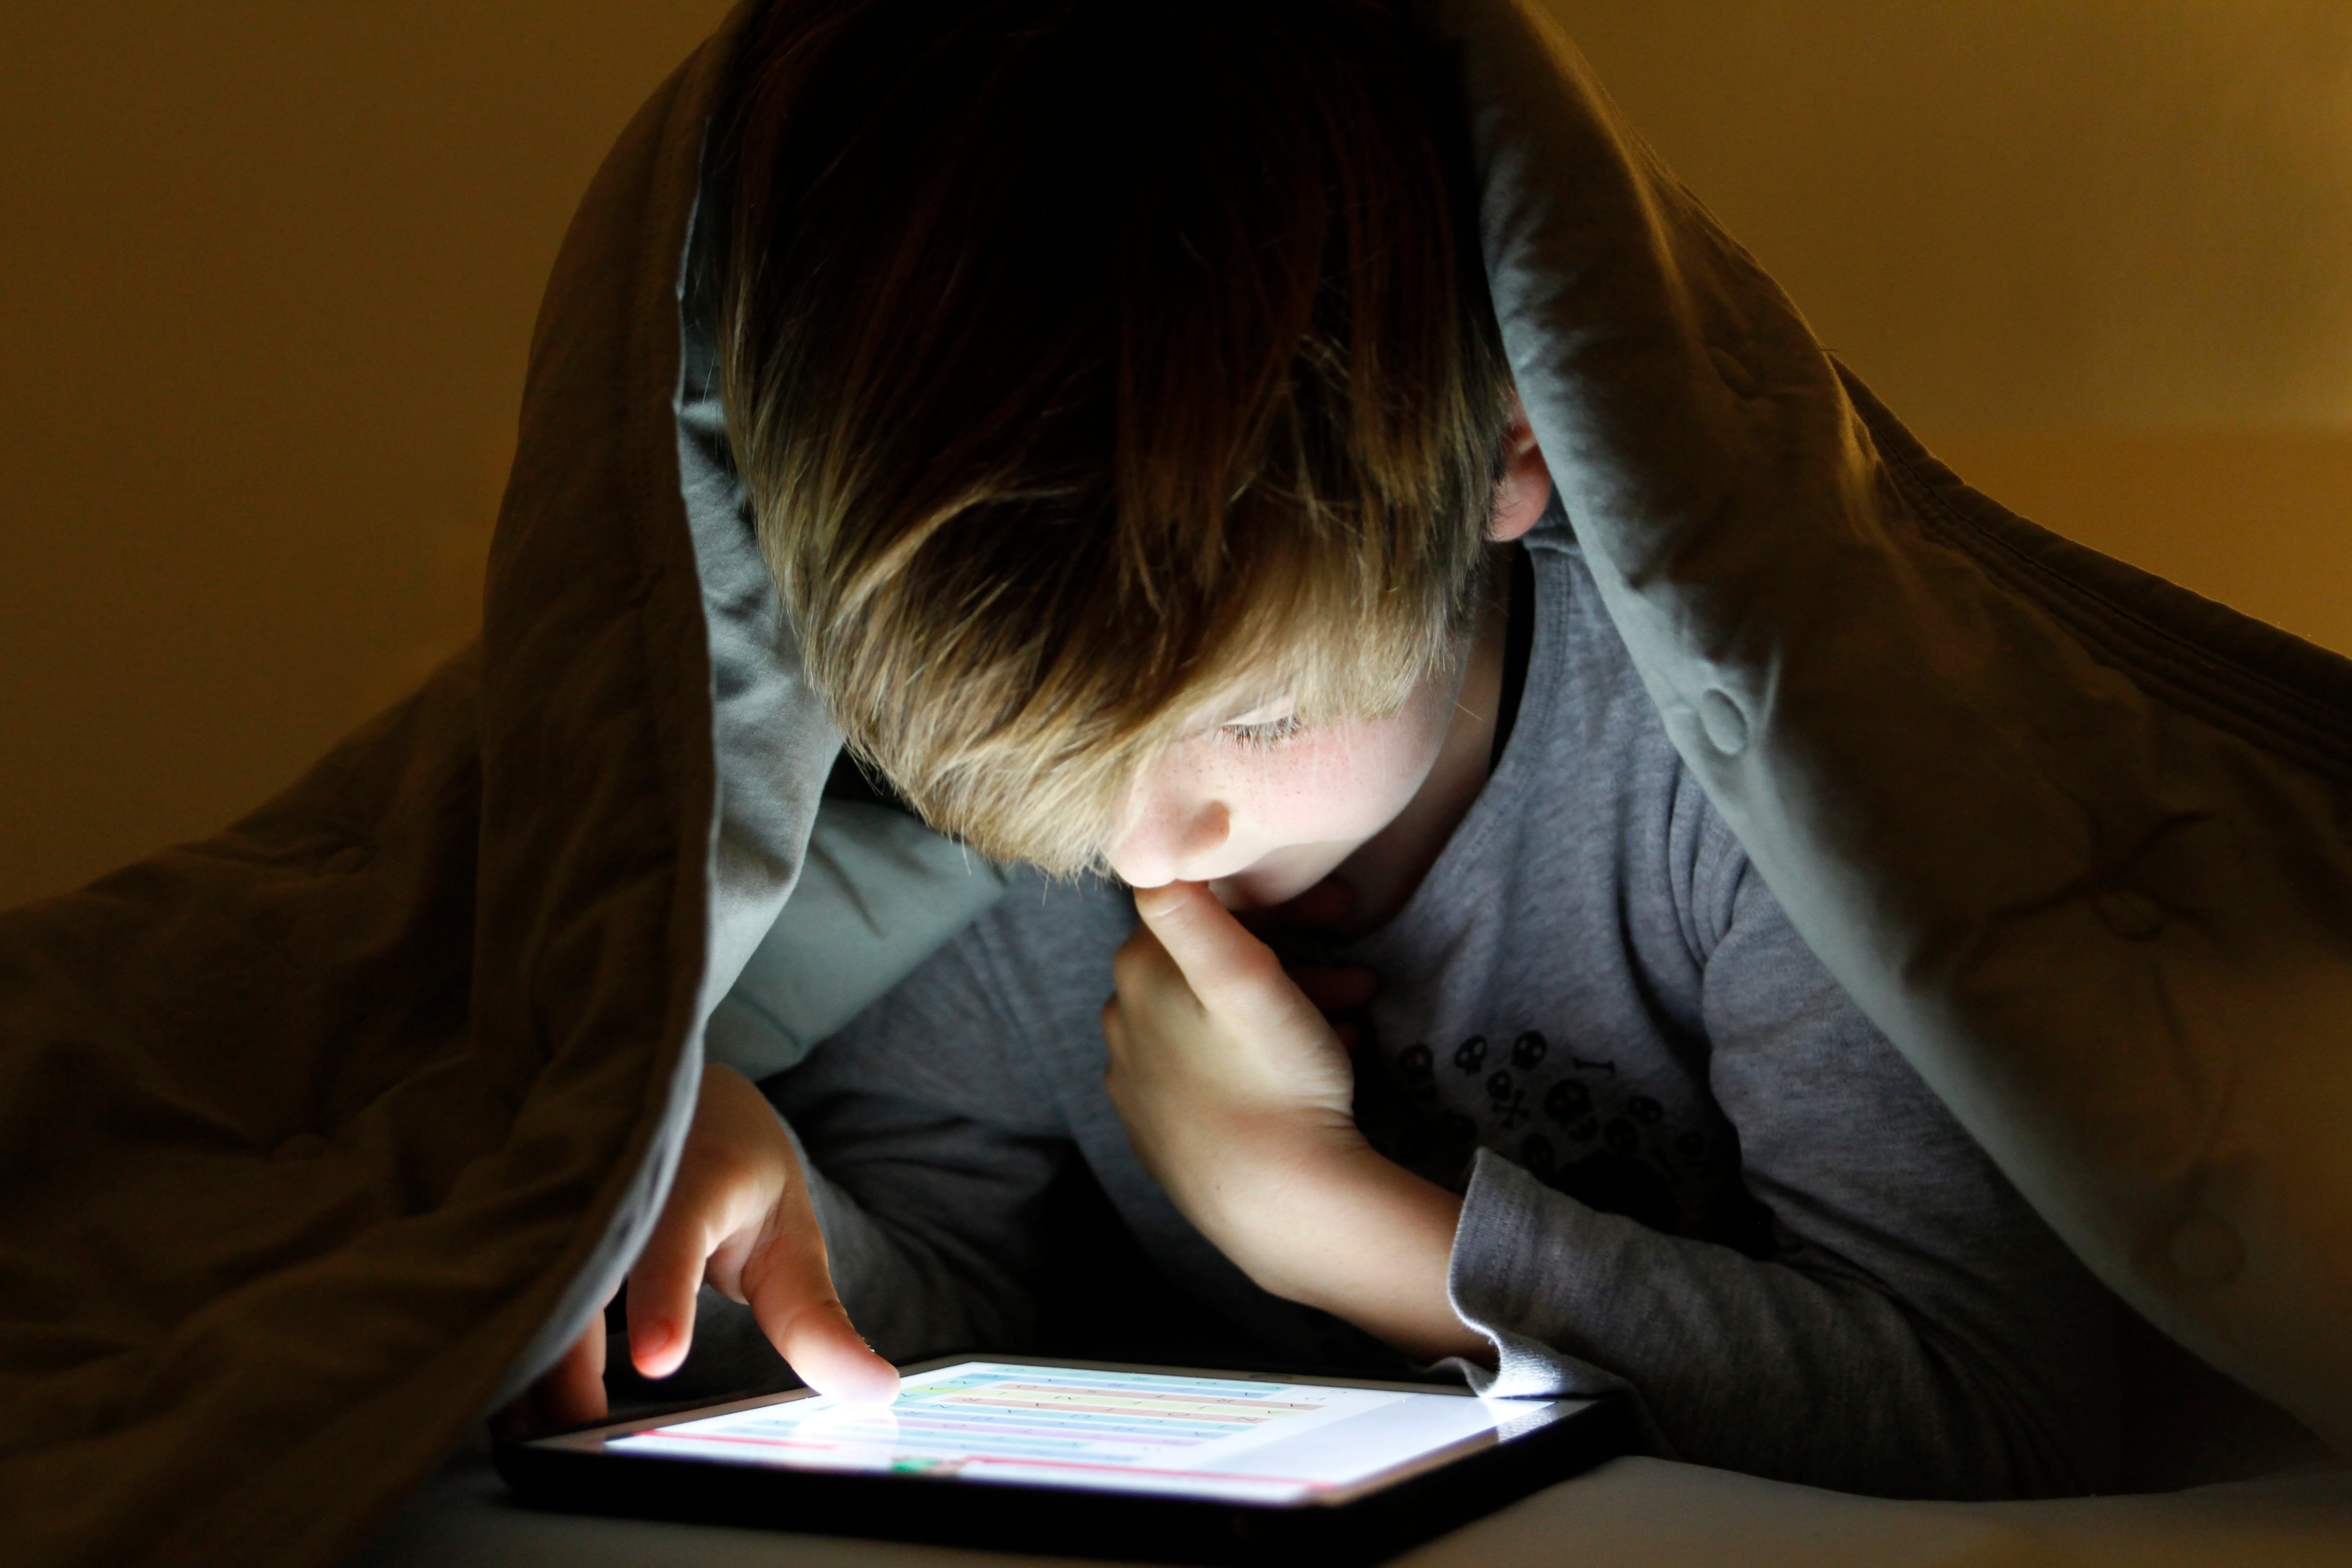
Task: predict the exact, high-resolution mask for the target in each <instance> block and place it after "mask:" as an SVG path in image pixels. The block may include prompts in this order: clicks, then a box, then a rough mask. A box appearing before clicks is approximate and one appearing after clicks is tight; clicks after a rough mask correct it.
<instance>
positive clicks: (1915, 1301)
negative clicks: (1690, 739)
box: [1451, 831, 2117, 1498]
mask: <svg viewBox="0 0 2352 1568" xmlns="http://www.w3.org/2000/svg"><path fill="white" fill-rule="evenodd" d="M1720 838H1721V840H1722V841H1723V842H1724V844H1725V845H1726V846H1727V847H1726V848H1724V849H1722V850H1721V852H1717V853H1715V854H1711V855H1702V856H1701V857H1700V858H1701V861H1702V862H1703V863H1702V866H1701V870H1700V874H1699V875H1698V877H1697V878H1696V882H1697V883H1699V884H1700V885H1702V886H1705V885H1706V884H1707V883H1713V885H1714V887H1715V888H1716V889H1717V890H1719V891H1718V894H1717V900H1716V907H1715V909H1714V911H1713V912H1712V917H1709V915H1708V912H1706V911H1702V912H1701V913H1702V918H1701V919H1700V921H1699V922H1698V925H1699V926H1700V927H1701V929H1702V930H1703V931H1705V932H1706V936H1709V937H1711V938H1712V942H1711V950H1710V951H1708V952H1706V954H1705V955H1704V958H1705V964H1704V981H1703V998H1702V1011H1703V1016H1704V1019H1705V1025H1706V1035H1707V1040H1708V1062H1709V1071H1708V1076H1709V1082H1710V1086H1711V1088H1712V1090H1713V1092H1714V1094H1715V1096H1716V1098H1717V1103H1719V1104H1720V1105H1721V1107H1722V1109H1723V1111H1724V1113H1726V1115H1727V1117H1728V1118H1729V1120H1730V1122H1731V1124H1732V1125H1733V1127H1734V1128H1735V1129H1736V1130H1737V1132H1738V1139H1739V1148H1740V1164H1741V1170H1742V1173H1743V1176H1744V1179H1745V1181H1746V1184H1747V1186H1748V1190H1749V1191H1750V1193H1751V1194H1753V1196H1754V1197H1757V1198H1758V1199H1759V1200H1761V1201H1762V1202H1763V1203H1764V1204H1765V1205H1766V1206H1767V1207H1769V1209H1770V1211H1771V1213H1772V1216H1773V1218H1774V1221H1775V1223H1774V1226H1773V1231H1774V1235H1775V1239H1776V1241H1777V1247H1776V1248H1775V1249H1774V1251H1773V1252H1772V1254H1771V1255H1770V1256H1768V1257H1765V1258H1762V1259H1757V1258H1752V1257H1749V1256H1748V1255H1746V1254H1745V1253H1743V1252H1741V1251H1738V1250H1734V1249H1732V1248H1730V1247H1727V1246H1719V1245H1716V1244H1714V1243H1712V1242H1709V1241H1705V1240H1696V1239H1687V1238H1682V1237H1675V1236H1668V1235H1664V1234H1662V1233H1660V1232H1658V1231H1654V1230H1652V1229H1649V1228H1646V1227H1644V1226H1642V1225H1639V1224H1636V1223H1635V1222H1633V1221H1632V1220H1629V1219H1626V1218H1622V1217H1621V1216H1617V1215H1612V1214H1604V1213H1600V1212H1597V1211H1595V1210H1593V1209H1591V1208H1589V1207H1585V1206H1584V1205H1582V1204H1580V1203H1578V1202H1577V1201H1576V1200H1574V1199H1572V1198H1570V1197H1566V1196H1564V1195H1563V1194H1560V1193H1558V1192H1555V1191H1552V1190H1551V1189H1550V1188H1549V1187H1546V1186H1543V1185H1542V1184H1541V1183H1539V1182H1538V1181H1537V1180H1536V1179H1535V1178H1534V1177H1533V1176H1529V1175H1528V1173H1526V1172H1525V1171H1523V1170H1521V1169H1519V1168H1518V1167H1517V1166H1513V1165H1511V1164H1509V1163H1508V1162H1507V1161H1505V1160H1503V1159H1501V1158H1498V1157H1497V1156H1496V1155H1492V1154H1491V1153H1482V1154H1481V1155H1480V1156H1479V1161H1478V1165H1477V1167H1476V1170H1475V1174H1474V1176H1473V1178H1472V1181H1471V1184H1470V1188H1469V1192H1468V1195H1467V1197H1466V1199H1465V1204H1464V1208H1463V1214H1462V1220H1461V1225H1460V1228H1459V1230H1458V1231H1457V1233H1456V1235H1455V1239H1454V1257H1453V1264H1452V1279H1451V1289H1452V1291H1453V1296H1454V1304H1455V1308H1456V1310H1457V1311H1458V1312H1460V1313H1461V1315H1462V1317H1463V1319H1464V1321H1465V1322H1468V1323H1469V1324H1470V1325H1472V1326H1473V1327H1475V1328H1476V1329H1478V1330H1480V1331H1481V1332H1483V1333H1486V1336H1487V1337H1488V1338H1489V1339H1490V1340H1492V1341H1493V1343H1495V1345H1496V1351H1497V1355H1498V1362H1499V1365H1498V1369H1497V1371H1496V1373H1494V1374H1484V1373H1483V1372H1482V1373H1481V1374H1480V1375H1478V1381H1480V1382H1481V1383H1484V1384H1486V1390H1482V1391H1491V1392H1493V1393H1496V1394H1500V1395H1533V1394H1560V1393H1596V1392H1600V1391H1602V1390H1605V1389H1622V1390H1626V1391H1629V1392H1631V1393H1632V1394H1633V1396H1634V1398H1635V1400H1636V1403H1637V1407H1638V1409H1639V1411H1640V1413H1641V1416H1642V1418H1643V1423H1644V1425H1645V1426H1646V1427H1648V1429H1649V1431H1650V1433H1651V1435H1652V1437H1653V1438H1654V1441H1655V1442H1656V1443H1657V1445H1658V1446H1659V1447H1660V1448H1663V1449H1664V1450H1665V1451H1667V1452H1669V1453H1672V1454H1674V1455H1676V1456H1677V1457H1680V1458H1688V1459H1692V1460H1696V1461H1698V1462H1701V1463H1705V1464H1711V1465H1719V1466H1724V1467H1727V1468H1730V1469H1741V1470H1747V1471H1750V1472H1753V1473H1756V1474H1759V1475H1766V1476H1772V1477H1776V1478H1780V1479H1789V1480H1795V1481H1801V1482H1805V1483H1809V1484H1811V1485H1816V1486H1826V1487H1835V1488H1838V1489H1841V1490H1852V1491H1861V1492H1871V1493H1877V1494H1882V1495H1890V1496H1911V1497H1950V1498H1979V1497H2005V1496H2030V1495H2042V1494H2058V1493H2068V1492H2082V1491H2092V1490H2106V1489H2107V1488H2108V1487H2109V1486H2110V1485H2111V1478H2112V1476H2113V1475H2114V1473H2115V1465H2116V1458H2115V1446H2116V1433H2115V1431H2114V1423H2113V1417H2112V1414H2111V1412H2112V1410H2113V1408H2114V1398H2115V1381H2116V1370H2115V1357H2116V1349H2115V1345H2116V1327H2117V1323H2116V1310H2117V1309H2116V1305H2115V1303H2114V1301H2113V1298H2112V1297H2110V1296H2109V1295H2108V1294H2107V1293H2106V1292H2105V1290H2104V1288H2103V1287H2101V1286H2100V1285H2099V1284H2098V1283H2097V1281H2095V1280H2094V1279H2093V1278H2092V1277H2091V1275H2090V1274H2089V1272H2088V1271H2087V1270H2084V1268H2083V1267H2082V1265H2081V1264H2080V1263H2078V1262H2077V1261H2076V1260H2074V1257H2073V1255H2072V1254H2071V1253H2069V1252H2068V1251H2067V1249H2066V1248H2065V1247H2064V1245H2063V1243H2062V1242H2060V1241H2059V1239H2057V1237H2056V1236H2055V1235H2054V1234H2053V1233H2052V1232H2051V1231H2050V1229H2049V1228H2047V1227H2046V1226H2044V1225H2043V1224H2042V1221H2041V1220H2040V1218H2038V1217H2036V1216H2035V1215H2034V1214H2033V1212H2032V1210H2031V1209H2030V1208H2029V1207H2027V1206H2026V1204H2025V1202H2024V1201H2023V1199H2022V1198H2021V1197H2019V1196H2018V1195H2017V1193H2016V1192H2015V1190H2014V1189H2012V1188H2011V1186H2010V1185H2009V1184H2008V1182H2007V1181H2006V1180H2005V1179H2004V1178H2003V1177H2002V1176H2001V1175H2000V1172H1999V1171H1998V1170H1997V1169H1996V1168H1994V1166H1993V1165H1992V1163H1991V1162H1990V1159H1988V1158H1987V1157H1986V1155H1984V1154H1983V1152H1982V1151H1981V1150H1979V1148H1978V1147H1977V1145H1975V1143H1974V1142H1973V1140H1971V1139H1970V1138H1969V1135H1968V1134H1966V1133H1965V1132H1964V1131H1963V1130H1962V1129H1961V1128H1960V1126H1959V1125H1958V1124H1957V1123H1956V1122H1955V1121H1953V1119H1952V1118H1951V1116H1950V1114H1949V1113H1948V1112H1946V1111H1945V1109H1944V1108H1943V1106H1942V1104H1941V1103H1939V1102H1938V1101H1937V1099H1936V1098H1935V1096H1934V1095H1933V1094H1932V1093H1931V1092H1929V1091H1928V1089H1927V1085H1926V1084H1925V1083H1924V1082H1922V1081H1921V1080H1920V1079H1919V1077H1918V1075H1917V1074H1916V1072H1914V1071H1912V1069H1911V1067H1910V1065H1909V1064H1908V1063H1907V1062H1906V1061H1904V1060H1903V1058H1902V1057H1901V1055H1900V1054H1899V1053H1897V1052H1896V1051H1895V1049H1894V1047H1893V1046H1892V1045H1891V1044H1890V1043H1889V1042H1888V1041H1887V1040H1886V1039H1885V1037H1884V1036H1883V1035H1881V1034H1880V1033H1879V1032H1878V1031H1877V1030H1876V1029H1874V1027H1873V1026H1872V1025H1871V1024H1870V1022H1869V1021H1868V1020H1867V1019H1864V1017H1863V1016H1862V1014H1861V1013H1860V1011H1859V1010H1858V1009H1856V1008H1855V1007H1854V1006H1853V1003H1852V1002H1851V1001H1850V1000H1849V999H1848V998H1846V996H1845V994H1844V992H1843V990H1842V989H1841V988H1839V986H1838V985H1837V983H1836V982H1835V981H1834V980H1832V978H1831V977H1830V976H1829V975H1828V973H1827V972H1826V971H1825V970H1823V969H1822V967H1821V965H1820V963H1819V962H1818V961H1817V960H1816V959H1814V957H1813V956H1812V955H1811V952H1810V951H1809V950H1808V949H1807V948H1806V947H1805V946H1804V944H1803V942H1802V941H1801V939H1800V938H1799V937H1798V936H1797V934H1796V932H1795V931H1794V929H1793V928H1791V927H1790V925H1789V923H1788V920H1787V918H1786V917H1785V915H1782V913H1781V912H1780V906H1779V904H1777V903H1776V902H1775V901H1774V899H1773V898H1772V896H1771V894H1770V893H1769V891H1767V889H1766V888H1765V887H1764V885H1763V883H1762V881H1761V879H1760V878H1759V877H1758V876H1757V875H1756V874H1755V873H1754V872H1753V870H1752V869H1750V868H1749V867H1748V864H1747V862H1746V859H1745V857H1744V856H1743V855H1740V854H1738V852H1737V848H1736V845H1731V844H1730V843H1729V834H1728V833H1727V831H1725V832H1722V833H1721V834H1720ZM1705 862H1712V864H1711V865H1708V864H1706V863H1705ZM1703 902H1704V901H1703Z"/></svg>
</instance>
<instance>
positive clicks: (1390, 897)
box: [1331, 547, 1511, 936]
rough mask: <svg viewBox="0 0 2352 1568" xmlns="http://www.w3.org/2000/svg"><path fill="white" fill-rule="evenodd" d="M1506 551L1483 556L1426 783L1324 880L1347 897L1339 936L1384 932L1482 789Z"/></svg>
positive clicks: (1503, 625)
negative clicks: (1474, 606) (1482, 586)
mask: <svg viewBox="0 0 2352 1568" xmlns="http://www.w3.org/2000/svg"><path fill="white" fill-rule="evenodd" d="M1506 549H1507V547H1501V548H1497V549H1494V550H1492V551H1491V552H1490V555H1489V559H1488V562H1487V570H1486V590H1485V592H1484V594H1483V596H1482V598H1481V601H1480V604H1479V610H1478V624H1477V629H1476V631H1475V632H1474V633H1473V634H1472V636H1471V639H1470V649H1469V653H1468V655H1467V657H1466V658H1465V661H1464V664H1463V672H1462V689H1461V691H1460V692H1459V693H1457V694H1456V695H1455V696H1454V718H1453V722H1452V723H1451V724H1449V725H1448V726H1447V727H1446V731H1445V743H1444V746H1443V747H1440V748H1439V751H1438V754H1437V760H1436V762H1435V763H1434V764H1433V765H1432V767H1431V768H1430V770H1429V776H1428V778H1426V779H1423V781H1422V785H1421V788H1420V789H1417V790H1415V791H1414V792H1413V797H1412V800H1410V801H1409V802H1407V803H1406V805H1405V809H1404V810H1402V811H1400V812H1398V813H1397V815H1396V817H1395V819H1394V820H1393V821H1391V822H1390V823H1389V825H1388V826H1387V827H1385V828H1382V829H1381V831H1379V832H1378V833H1375V834H1374V835H1373V836H1372V837H1370V838H1369V839H1367V840H1365V841H1363V843H1362V844H1360V845H1359V846H1358V847H1357V849H1356V851H1355V852H1354V853H1352V854H1350V855H1349V857H1348V858H1347V859H1346V860H1344V861H1342V862H1340V863H1339V869H1337V870H1336V871H1334V872H1333V873H1331V874H1332V879H1333V880H1334V881H1337V882H1339V883H1344V884H1345V885H1346V886H1347V887H1348V889H1349V892H1351V893H1352V894H1354V895H1355V899H1354V905H1353V909H1354V914H1353V916H1352V917H1351V918H1350V919H1349V922H1348V924H1347V925H1346V926H1345V927H1343V928H1342V931H1341V933H1340V934H1341V935H1344V936H1360V935H1362V934H1363V933H1364V932H1367V931H1370V930H1373V929H1375V928H1377V927H1379V926H1381V925H1386V924H1388V922H1389V921H1390V920H1391V919H1392V918H1393V917H1394V916H1395V915H1396V914H1397V912H1398V911H1399V910H1401V909H1402V908H1403V907H1404V906H1405V904H1406V903H1407V901H1409V900H1410V899H1411V898H1412V895H1413V893H1414V892H1415V890H1417V889H1418V888H1419V887H1420V886H1421V883H1422V879H1423V877H1425V876H1427V875H1428V874H1429V868H1430V867H1431V866H1433V865H1434V864H1436V863H1437V857H1438V856H1439V855H1440V854H1442V853H1444V850H1445V845H1446V843H1447V841H1449V840H1451V839H1452V838H1453V837H1454V829H1455V828H1457V827H1459V826H1461V824H1462V819H1463V818H1464V817H1465V816H1467V815H1468V814H1469V811H1470V807H1471V805H1472V804H1473V802H1475V800H1477V799H1478V791H1479V790H1481V789H1485V788H1486V775H1487V772H1488V767H1489V764H1490V762H1491V761H1492V759H1493V757H1494V752H1495V724H1496V715H1497V713H1498V710H1499V709H1500V708H1501V706H1502V698H1503V662H1504V647H1505V643H1507V640H1508V634H1509V630H1510V620H1511V573H1510V567H1509V558H1508V556H1507V553H1506Z"/></svg>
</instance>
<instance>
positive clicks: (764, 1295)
mask: <svg viewBox="0 0 2352 1568" xmlns="http://www.w3.org/2000/svg"><path fill="white" fill-rule="evenodd" d="M742 1285H743V1295H744V1299H745V1300H746V1301H749V1302H750V1303H751V1315H752V1316H753V1317H754V1318H756V1319H757V1320H758V1321H759V1324H760V1328H761V1332H762V1333H765V1334H766V1335H767V1336H768V1343H771V1344H772V1345H774V1346H775V1347H776V1354H779V1355H781V1356H782V1357H783V1358H784V1361H785V1363H786V1364H789V1365H790V1366H791V1367H792V1369H793V1371H794V1372H796V1373H798V1374H800V1376H801V1380H802V1381H803V1383H806V1384H807V1385H809V1386H810V1387H811V1388H814V1389H815V1390H816V1391H817V1392H818V1393H819V1394H829V1395H831V1396H833V1397H835V1399H838V1400H840V1401H842V1402H843V1403H844V1404H848V1405H887V1404H889V1403H890V1402H891V1401H892V1400H894V1399H896V1398H897V1397H898V1368H897V1367H895V1366H892V1365H891V1364H889V1363H888V1362H887V1361H885V1360H883V1359H882V1358H881V1357H880V1356H878V1355H877V1354H874V1352H873V1350H872V1349H871V1348H870V1347H869V1346H868V1345H867V1344H866V1341H865V1339H864V1338H863V1337H861V1336H860V1335H859V1333H858V1332H857V1330H856V1327H855V1326H853V1325H852V1324H851V1322H850V1321H849V1309H848V1308H846V1307H845V1306H843V1305H842V1304H841V1297H840V1296H839V1295H837V1294H835V1291H834V1288H833V1268H832V1265H831V1262H830V1260H828V1259H827V1258H826V1256H825V1250H824V1231H823V1230H822V1229H821V1228H819V1227H818V1225H817V1220H816V1210H815V1208H814V1206H813V1205H812V1204H811V1203H810V1202H809V1196H808V1183H807V1182H806V1181H805V1180H804V1179H802V1178H801V1177H800V1176H799V1175H798V1173H795V1175H794V1179H793V1183H792V1185H791V1186H788V1187H787V1188H785V1190H784V1193H783V1196H782V1197H779V1198H778V1199H777V1200H776V1207H775V1208H774V1210H773V1211H772V1213H771V1214H770V1216H769V1218H768V1223H767V1225H766V1227H765V1228H763V1229H762V1230H761V1235H760V1238H759V1239H758V1241H757V1242H756V1243H755V1244H754V1245H753V1247H752V1250H751V1257H750V1258H748V1259H747V1260H745V1262H744V1265H743V1273H742Z"/></svg>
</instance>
